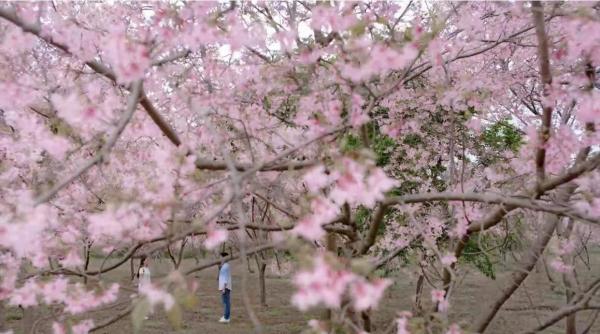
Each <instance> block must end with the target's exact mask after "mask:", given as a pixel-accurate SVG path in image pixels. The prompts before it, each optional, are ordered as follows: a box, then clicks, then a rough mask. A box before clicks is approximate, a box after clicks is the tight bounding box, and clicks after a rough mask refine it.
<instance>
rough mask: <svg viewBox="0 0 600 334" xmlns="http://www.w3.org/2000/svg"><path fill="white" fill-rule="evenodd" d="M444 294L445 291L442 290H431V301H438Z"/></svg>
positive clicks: (442, 298)
mask: <svg viewBox="0 0 600 334" xmlns="http://www.w3.org/2000/svg"><path fill="white" fill-rule="evenodd" d="M445 295H446V291H444V290H437V289H434V290H431V301H432V302H434V303H439V302H441V301H442V300H444V296H445Z"/></svg>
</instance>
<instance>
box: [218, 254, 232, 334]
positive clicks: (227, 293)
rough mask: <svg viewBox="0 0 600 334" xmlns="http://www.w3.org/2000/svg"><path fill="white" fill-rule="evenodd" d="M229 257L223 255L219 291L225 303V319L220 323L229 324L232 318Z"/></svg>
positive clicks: (222, 318)
mask: <svg viewBox="0 0 600 334" xmlns="http://www.w3.org/2000/svg"><path fill="white" fill-rule="evenodd" d="M227 256H229V254H228V253H226V252H222V253H221V257H222V261H221V266H220V268H219V291H220V292H221V301H222V302H223V317H221V319H220V320H219V322H222V323H229V321H230V316H231V270H230V269H229V263H228V262H227V259H226V257H227Z"/></svg>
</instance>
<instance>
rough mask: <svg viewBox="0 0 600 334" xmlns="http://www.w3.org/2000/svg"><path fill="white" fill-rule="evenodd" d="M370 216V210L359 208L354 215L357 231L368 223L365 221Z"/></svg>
mask: <svg viewBox="0 0 600 334" xmlns="http://www.w3.org/2000/svg"><path fill="white" fill-rule="evenodd" d="M370 215H371V210H370V209H367V208H366V207H364V206H359V207H358V208H357V209H356V212H355V213H354V221H355V222H356V225H357V226H358V228H359V229H361V228H362V227H364V226H365V225H366V224H367V223H368V222H367V219H368V218H369V216H370Z"/></svg>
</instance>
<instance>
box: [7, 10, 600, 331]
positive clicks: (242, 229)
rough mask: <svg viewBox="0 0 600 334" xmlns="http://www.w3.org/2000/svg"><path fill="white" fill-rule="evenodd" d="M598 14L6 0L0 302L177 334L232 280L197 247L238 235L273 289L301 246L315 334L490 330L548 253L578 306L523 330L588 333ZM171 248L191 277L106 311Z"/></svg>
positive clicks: (593, 299) (596, 304) (243, 252)
mask: <svg viewBox="0 0 600 334" xmlns="http://www.w3.org/2000/svg"><path fill="white" fill-rule="evenodd" d="M599 10H600V6H598V4H597V3H595V2H582V3H578V2H568V3H561V2H551V3H541V2H538V1H533V2H531V3H529V2H511V3H496V2H456V3H455V2H427V1H421V2H416V1H407V2H401V3H397V2H388V1H367V2H352V1H346V2H341V3H338V2H329V1H328V2H317V3H315V2H309V1H277V2H239V1H231V2H183V1H177V2H156V3H138V2H125V3H98V2H77V3H72V2H64V3H63V2H39V3H23V2H14V3H13V2H7V3H4V4H2V5H0V64H1V66H0V130H1V132H0V156H1V157H2V160H1V161H0V184H1V188H0V189H1V190H0V196H1V200H0V212H1V216H0V305H1V306H0V307H3V308H6V307H16V306H19V307H21V308H23V309H25V310H30V311H35V310H36V309H38V308H42V307H52V309H53V310H55V312H53V313H52V314H51V315H50V317H49V318H47V319H40V321H29V322H28V321H24V323H25V327H26V328H25V330H26V331H28V332H29V331H35V329H36V326H47V328H49V329H50V328H51V329H52V330H53V331H54V333H67V332H72V333H88V332H94V331H97V330H99V329H102V328H106V327H108V326H111V325H112V324H113V323H115V322H116V321H119V320H120V319H122V318H124V317H127V316H129V315H131V316H132V317H133V321H134V327H135V329H139V328H140V326H142V322H143V318H144V316H145V315H146V314H147V313H148V312H149V311H150V310H151V309H153V308H155V307H162V308H164V309H165V310H166V312H167V314H168V316H169V319H170V320H171V322H172V324H173V325H174V326H175V327H178V326H179V323H180V319H181V309H182V308H184V307H193V300H191V299H190V296H193V294H194V292H195V291H196V289H197V284H196V282H195V281H194V280H193V278H192V277H190V274H192V273H195V272H198V271H201V270H205V269H207V268H211V267H215V266H217V265H218V264H219V263H220V261H219V260H218V259H215V260H210V259H208V260H205V261H206V262H198V263H196V265H195V266H193V267H191V268H183V267H181V266H180V264H181V263H182V256H183V253H184V250H185V248H186V246H187V247H189V245H190V244H192V243H194V242H201V243H202V247H204V248H205V249H207V250H213V249H217V247H219V246H220V245H222V244H223V243H224V242H230V243H233V244H234V245H235V248H236V249H238V250H239V251H236V252H235V253H234V254H232V255H231V256H230V258H231V259H237V258H239V259H241V261H242V263H243V265H244V267H246V266H247V265H248V263H247V261H248V259H249V258H252V257H253V256H255V255H257V256H259V257H260V259H261V260H260V261H258V262H257V263H258V265H259V269H260V270H261V271H262V274H263V275H264V270H265V266H266V263H265V262H264V261H265V259H264V258H263V257H262V256H263V255H264V254H267V253H266V252H270V251H273V250H277V251H281V252H288V254H293V255H294V258H295V262H294V269H295V270H294V275H293V277H292V283H293V285H294V287H295V289H296V290H295V293H294V294H293V297H292V299H291V303H292V304H293V305H294V306H295V307H297V308H298V309H299V310H300V311H306V310H309V309H311V308H315V307H321V308H325V309H327V310H328V312H327V315H326V316H324V317H323V318H322V319H314V320H312V321H310V322H309V323H308V324H307V328H308V329H310V330H312V331H314V332H318V333H328V332H333V331H335V330H338V331H343V332H348V333H367V332H369V333H371V332H372V333H379V332H381V333H384V332H387V333H389V332H393V331H397V332H398V333H413V334H416V333H448V334H450V333H452V334H455V333H463V332H465V333H466V331H471V332H477V333H485V332H486V331H487V330H488V329H489V327H490V325H491V324H493V321H494V318H495V317H496V316H497V314H498V312H499V311H500V310H501V309H502V307H503V305H504V304H505V303H506V301H507V300H509V299H510V298H511V296H512V295H513V293H514V292H515V291H517V290H518V289H519V288H520V286H521V284H522V283H523V281H524V280H525V279H526V278H527V277H528V276H529V274H530V273H531V272H532V270H533V269H534V267H535V266H536V264H538V263H539V262H544V263H546V260H545V259H546V258H547V260H548V263H549V265H548V266H547V269H548V270H549V276H550V277H556V276H559V277H560V279H559V280H557V282H558V284H560V286H561V288H562V289H564V291H565V294H566V299H565V303H564V305H562V306H561V307H559V308H558V309H557V310H556V311H555V312H553V313H552V314H550V315H549V316H548V318H545V319H542V320H541V321H540V322H539V325H538V326H537V327H536V328H524V329H523V332H524V333H535V332H539V331H542V330H544V329H545V328H548V327H550V326H552V325H553V324H555V323H557V322H559V321H561V320H563V319H567V327H566V333H567V334H575V333H579V332H578V329H577V321H576V316H577V314H578V313H579V312H586V311H589V310H600V296H599V295H598V290H599V289H600V277H594V276H593V275H591V276H592V277H591V278H589V279H586V280H585V281H584V280H582V279H580V277H578V275H577V270H578V269H576V263H575V262H576V261H577V259H576V256H575V255H576V254H577V253H578V252H579V251H580V250H581V249H582V248H585V247H587V246H590V245H592V246H593V245H598V243H599V242H600V233H599V229H598V224H599V223H600V193H599V192H598V190H597V189H596V188H595V184H597V182H598V179H599V178H600V174H599V173H600V171H599V170H598V166H599V165H600V155H599V154H598V152H597V147H598V146H597V145H598V144H599V143H600V138H599V137H598V135H597V132H596V124H597V123H598V120H600V108H599V107H598V105H599V103H600V100H599V94H600V93H599V91H598V88H599V81H598V79H597V72H598V71H597V68H598V67H599V66H600V58H599V54H600V53H599V52H598V51H600V16H599V14H600V13H599ZM257 203H258V204H257ZM255 207H256V208H261V210H260V213H258V212H254V210H257V209H255ZM517 244H518V247H517V246H516V245H517ZM91 252H97V253H99V254H102V256H103V257H104V260H103V261H102V262H101V265H100V266H98V267H96V265H95V264H93V263H92V264H90V261H89V256H90V253H91ZM157 252H167V253H168V254H170V255H171V259H172V261H173V264H174V266H173V267H174V268H173V271H172V272H171V273H170V274H169V275H168V276H167V277H166V278H164V279H161V280H160V281H159V282H153V284H152V285H151V286H148V287H145V288H144V289H143V290H142V291H141V293H140V296H138V297H136V298H135V299H133V300H132V301H131V302H128V306H127V307H126V308H125V309H124V310H123V311H120V312H119V313H118V314H115V315H114V316H113V317H111V318H107V319H102V320H97V319H95V320H94V319H91V316H89V313H88V312H89V311H92V310H96V309H99V308H102V307H108V306H111V305H112V304H113V303H114V302H115V301H116V300H117V299H118V296H119V295H124V294H125V295H128V294H129V293H130V292H129V290H128V289H130V288H129V287H127V286H121V285H119V284H117V283H114V282H111V281H109V280H107V279H106V278H105V276H106V275H104V277H103V274H105V273H107V272H110V271H112V270H115V269H117V268H119V267H120V266H123V265H126V264H127V262H128V261H130V260H131V259H132V258H134V257H139V256H142V255H151V254H156V253H157ZM506 252H517V253H519V254H520V256H518V257H517V268H516V270H515V271H514V273H513V274H512V275H508V276H506V277H503V278H502V279H501V281H499V282H498V284H500V285H501V287H502V289H501V290H500V291H499V293H498V295H496V296H490V297H489V298H486V300H485V301H483V303H485V304H486V305H483V306H481V305H477V309H478V312H477V313H475V312H474V313H473V314H476V316H474V317H473V318H471V319H461V318H457V317H455V316H454V315H453V314H452V312H451V311H452V308H453V297H454V296H456V295H459V294H461V290H460V284H459V283H458V282H459V280H460V277H461V276H462V275H464V273H465V268H468V267H472V266H474V267H476V268H478V269H479V270H481V271H482V272H483V273H484V274H486V275H487V276H489V277H490V278H495V273H494V265H493V263H492V262H494V261H492V259H498V260H499V261H502V259H504V255H505V254H506ZM259 257H257V259H259ZM400 257H403V258H407V259H412V260H411V261H414V264H415V266H413V267H414V268H416V269H415V270H414V273H415V274H416V275H418V277H419V280H418V282H420V283H419V284H418V287H417V291H416V298H415V307H413V310H412V312H406V311H408V310H397V311H398V317H397V318H396V319H390V320H391V321H390V322H389V323H385V324H378V323H377V324H375V323H373V322H372V320H371V318H370V314H371V310H374V309H376V308H377V307H379V304H380V303H379V302H380V300H381V299H382V297H383V296H384V295H385V293H386V289H387V288H388V287H389V286H390V285H391V284H392V283H393V280H394V279H398V277H395V276H393V275H388V277H382V276H385V275H382V270H380V269H383V268H387V269H388V271H389V270H391V269H390V268H392V269H393V267H394V263H395V262H397V261H398V259H399V258H400ZM261 268H262V269H261ZM247 276H248V273H247V272H246V271H245V270H244V271H243V275H242V281H241V284H240V287H241V293H242V295H243V301H244V308H245V311H246V312H247V313H248V315H249V317H250V319H251V320H252V324H253V326H254V328H255V331H256V332H257V333H260V332H262V330H263V327H264V326H263V325H262V324H261V315H260V313H259V312H258V311H257V310H255V309H253V307H252V304H251V302H250V296H249V293H248V289H247V281H248V277H247ZM596 276H597V272H596ZM263 279H264V276H263ZM84 282H85V283H84ZM424 282H427V284H428V285H429V287H428V288H427V290H428V291H426V292H424ZM555 283H556V282H555ZM398 298H411V296H398ZM428 305H431V307H429V306H428ZM0 310H1V309H0ZM0 313H1V312H0ZM596 315H597V313H596ZM593 321H595V318H593V319H592V321H591V322H590V324H589V326H588V330H589V328H592V326H593ZM0 326H3V324H2V323H0ZM28 326H29V327H28ZM2 329H5V330H11V329H10V328H2Z"/></svg>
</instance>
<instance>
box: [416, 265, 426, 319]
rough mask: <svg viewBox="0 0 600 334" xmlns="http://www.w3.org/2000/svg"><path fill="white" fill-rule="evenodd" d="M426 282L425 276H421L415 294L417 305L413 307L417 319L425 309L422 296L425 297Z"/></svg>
mask: <svg viewBox="0 0 600 334" xmlns="http://www.w3.org/2000/svg"><path fill="white" fill-rule="evenodd" d="M424 282H425V276H423V274H421V275H419V279H417V291H416V292H415V304H414V305H413V314H414V315H415V316H417V317H418V316H420V315H421V313H422V312H423V308H422V306H421V296H422V295H423V283H424Z"/></svg>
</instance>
